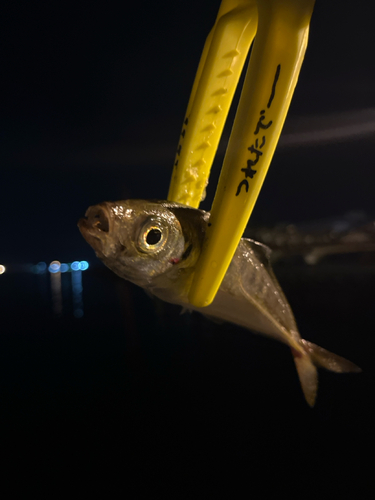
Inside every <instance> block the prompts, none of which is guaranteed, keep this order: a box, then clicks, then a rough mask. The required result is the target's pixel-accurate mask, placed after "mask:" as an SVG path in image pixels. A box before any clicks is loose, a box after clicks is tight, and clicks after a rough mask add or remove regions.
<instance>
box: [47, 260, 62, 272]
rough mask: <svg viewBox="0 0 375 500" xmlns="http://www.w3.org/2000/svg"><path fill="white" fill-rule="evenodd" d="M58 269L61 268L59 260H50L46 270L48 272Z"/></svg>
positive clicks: (57, 270)
mask: <svg viewBox="0 0 375 500" xmlns="http://www.w3.org/2000/svg"><path fill="white" fill-rule="evenodd" d="M60 269H61V262H59V261H58V260H54V261H52V262H51V264H50V265H49V267H48V271H49V272H50V273H58V272H59V271H60Z"/></svg>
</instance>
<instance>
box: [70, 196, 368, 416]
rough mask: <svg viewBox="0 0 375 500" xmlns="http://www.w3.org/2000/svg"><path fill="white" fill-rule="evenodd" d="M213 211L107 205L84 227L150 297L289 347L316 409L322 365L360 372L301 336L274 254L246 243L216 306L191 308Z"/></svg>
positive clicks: (104, 255)
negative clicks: (191, 292)
mask: <svg viewBox="0 0 375 500" xmlns="http://www.w3.org/2000/svg"><path fill="white" fill-rule="evenodd" d="M209 218H210V213H209V212H205V211H203V210H199V209H195V208H191V207H188V206H185V205H182V204H180V203H174V202H169V201H158V200H150V201H148V200H123V201H116V202H103V203H99V204H98V205H95V206H91V207H89V208H88V210H87V212H86V215H85V217H84V218H81V219H80V220H79V222H78V227H79V230H80V232H81V234H82V235H83V237H84V238H85V240H86V241H87V242H88V243H89V244H90V245H91V246H92V248H93V249H94V251H95V253H96V255H97V257H98V258H99V259H101V260H102V261H103V263H104V264H105V265H106V266H107V267H108V268H109V269H111V270H112V271H113V272H115V273H116V274H117V275H118V276H120V277H121V278H124V279H126V280H128V281H131V282H132V283H134V284H136V285H138V286H140V287H142V288H143V289H145V290H146V291H147V292H148V293H151V294H152V295H155V296H156V297H159V298H160V299H162V300H164V301H166V302H170V303H172V304H178V305H181V306H182V307H183V308H185V309H188V310H193V311H198V312H200V313H203V314H204V315H206V316H209V317H211V318H213V319H215V320H218V321H225V322H231V323H234V324H236V325H239V326H241V327H244V328H247V329H249V330H251V331H254V332H257V333H260V334H263V335H266V336H269V337H271V338H273V339H275V340H278V341H280V342H282V343H284V344H286V345H287V346H289V348H290V350H291V353H292V356H293V359H294V363H295V366H296V369H297V373H298V376H299V380H300V384H301V388H302V392H303V394H304V397H305V399H306V402H307V403H308V405H309V406H311V407H313V406H314V404H315V401H316V396H317V390H318V372H317V368H318V367H323V368H326V369H328V370H330V371H333V372H337V373H344V372H360V371H361V369H360V368H359V367H358V366H357V365H355V364H354V363H352V362H351V361H348V360H347V359H345V358H343V357H341V356H338V355H336V354H333V353H331V352H329V351H327V350H326V349H323V348H322V347H319V346H317V345H315V344H313V343H312V342H309V341H307V340H305V339H303V338H301V336H300V334H299V331H298V328H297V324H296V321H295V318H294V315H293V312H292V309H291V307H290V305H289V303H288V301H287V299H286V297H285V295H284V293H283V291H282V289H281V287H280V285H279V283H278V281H277V279H276V277H275V275H274V273H273V270H272V267H271V264H270V258H271V250H270V249H269V248H268V247H267V246H266V245H264V244H263V243H260V242H258V241H255V240H252V239H249V238H242V239H241V240H240V243H239V245H238V247H237V250H236V252H235V254H234V256H233V259H232V261H231V263H230V265H229V268H228V270H227V272H226V274H225V277H224V279H223V282H222V284H221V286H220V288H219V290H218V292H217V294H216V297H215V299H214V300H213V302H212V303H211V304H210V305H208V306H206V307H195V306H193V305H192V304H190V303H189V299H188V294H189V290H190V287H191V283H192V280H193V276H194V271H195V267H196V264H197V261H198V259H199V256H200V253H201V249H202V245H203V241H204V236H205V232H206V228H207V224H208V222H209Z"/></svg>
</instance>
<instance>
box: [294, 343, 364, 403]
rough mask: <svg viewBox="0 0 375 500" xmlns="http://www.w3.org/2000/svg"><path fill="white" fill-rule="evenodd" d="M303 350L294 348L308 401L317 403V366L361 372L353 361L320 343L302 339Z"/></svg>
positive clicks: (338, 371)
mask: <svg viewBox="0 0 375 500" xmlns="http://www.w3.org/2000/svg"><path fill="white" fill-rule="evenodd" d="M299 344H300V346H301V347H302V349H301V350H296V349H294V348H292V354H293V357H294V362H295V365H296V368H297V372H298V376H299V379H300V382H301V386H302V391H303V394H304V396H305V399H306V401H307V403H308V404H309V405H310V406H311V407H312V406H314V404H315V399H316V394H317V390H318V372H317V369H316V366H319V367H322V368H325V369H326V370H330V371H332V372H336V373H350V372H351V373H359V372H361V371H362V370H361V368H359V366H357V365H355V364H354V363H352V362H351V361H349V360H347V359H345V358H343V357H341V356H338V355H337V354H334V353H333V352H330V351H327V350H326V349H323V347H320V346H318V345H315V344H313V343H312V342H308V341H307V340H304V339H301V340H300V341H299Z"/></svg>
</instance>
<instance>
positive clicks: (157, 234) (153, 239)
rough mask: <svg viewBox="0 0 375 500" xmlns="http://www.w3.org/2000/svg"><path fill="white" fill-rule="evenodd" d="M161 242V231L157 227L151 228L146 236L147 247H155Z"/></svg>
mask: <svg viewBox="0 0 375 500" xmlns="http://www.w3.org/2000/svg"><path fill="white" fill-rule="evenodd" d="M160 240H161V231H160V229H159V228H158V227H153V228H152V229H150V230H149V232H148V233H147V234H146V243H147V244H148V245H156V244H157V243H159V241H160Z"/></svg>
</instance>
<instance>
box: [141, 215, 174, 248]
mask: <svg viewBox="0 0 375 500" xmlns="http://www.w3.org/2000/svg"><path fill="white" fill-rule="evenodd" d="M167 236H168V229H167V227H165V226H164V227H163V225H162V224H161V222H159V221H155V220H152V221H148V222H147V223H146V224H145V225H144V226H143V227H142V230H141V232H140V235H139V238H138V243H139V247H140V249H141V250H143V251H144V252H155V251H157V250H160V249H161V248H162V247H163V246H164V244H165V242H166V239H167Z"/></svg>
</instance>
